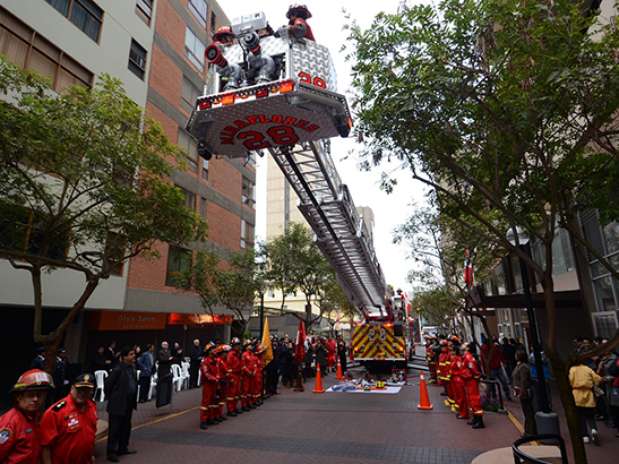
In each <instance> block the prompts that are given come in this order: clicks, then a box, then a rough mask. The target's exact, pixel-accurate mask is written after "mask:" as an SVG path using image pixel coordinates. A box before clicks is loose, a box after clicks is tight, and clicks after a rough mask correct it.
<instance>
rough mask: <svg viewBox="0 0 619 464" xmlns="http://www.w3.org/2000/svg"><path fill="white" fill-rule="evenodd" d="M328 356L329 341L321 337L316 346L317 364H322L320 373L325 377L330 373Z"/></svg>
mask: <svg viewBox="0 0 619 464" xmlns="http://www.w3.org/2000/svg"><path fill="white" fill-rule="evenodd" d="M328 356H329V355H328V350H327V341H326V339H325V338H324V337H320V338H319V339H318V343H317V344H316V362H317V363H319V364H320V373H321V374H322V375H324V376H326V375H327V372H328V369H327V367H328V365H327V358H328Z"/></svg>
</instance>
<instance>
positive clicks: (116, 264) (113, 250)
mask: <svg viewBox="0 0 619 464" xmlns="http://www.w3.org/2000/svg"><path fill="white" fill-rule="evenodd" d="M126 246H127V243H126V241H125V240H123V239H122V238H121V237H120V236H119V235H118V234H114V233H111V232H110V233H108V236H107V240H106V242H105V253H106V255H107V256H108V260H109V262H110V274H111V275H115V276H122V275H123V267H124V262H123V257H124V256H125V248H126Z"/></svg>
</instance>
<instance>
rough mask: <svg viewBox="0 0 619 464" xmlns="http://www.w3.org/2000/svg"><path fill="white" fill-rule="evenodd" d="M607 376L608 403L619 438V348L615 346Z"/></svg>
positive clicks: (607, 366)
mask: <svg viewBox="0 0 619 464" xmlns="http://www.w3.org/2000/svg"><path fill="white" fill-rule="evenodd" d="M606 376H607V379H608V384H609V385H608V388H609V394H608V403H609V411H610V416H611V418H612V420H613V425H614V426H615V429H616V430H617V432H618V433H617V434H616V435H615V437H617V438H619V348H615V351H614V352H613V355H612V356H611V357H610V358H609V359H608V361H607V364H606Z"/></svg>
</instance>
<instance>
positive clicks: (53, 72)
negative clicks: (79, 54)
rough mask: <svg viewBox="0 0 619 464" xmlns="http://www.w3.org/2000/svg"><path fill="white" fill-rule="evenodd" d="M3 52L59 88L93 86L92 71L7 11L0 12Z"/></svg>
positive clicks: (21, 66)
mask: <svg viewBox="0 0 619 464" xmlns="http://www.w3.org/2000/svg"><path fill="white" fill-rule="evenodd" d="M0 54H2V55H4V56H5V57H6V58H7V59H8V60H9V61H10V62H12V63H13V64H15V65H17V66H19V67H20V68H25V69H30V70H32V71H36V72H38V73H39V74H41V75H43V76H44V77H47V78H48V79H49V81H50V83H51V87H52V88H53V89H54V90H55V91H56V92H62V91H64V90H65V89H67V88H68V87H70V86H72V85H76V84H79V85H83V86H85V87H90V86H91V83H92V79H93V74H92V73H91V72H90V71H88V70H87V69H86V68H84V67H83V66H81V65H80V64H79V63H78V62H77V61H75V60H73V59H72V58H71V57H69V56H67V55H66V54H65V53H63V52H62V50H60V49H59V48H57V47H56V46H55V45H53V44H52V43H51V42H49V41H47V40H46V39H45V38H44V37H42V36H41V35H39V34H38V33H36V32H34V31H33V30H32V29H31V28H30V27H28V26H27V25H25V24H24V23H22V22H21V21H20V20H18V19H17V18H15V17H13V16H11V15H10V14H9V13H7V12H6V11H3V12H2V13H0Z"/></svg>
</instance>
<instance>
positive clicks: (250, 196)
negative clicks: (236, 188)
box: [241, 177, 256, 208]
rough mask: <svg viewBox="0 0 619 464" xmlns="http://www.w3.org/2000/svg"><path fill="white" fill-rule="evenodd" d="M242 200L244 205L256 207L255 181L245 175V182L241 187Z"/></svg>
mask: <svg viewBox="0 0 619 464" xmlns="http://www.w3.org/2000/svg"><path fill="white" fill-rule="evenodd" d="M241 201H242V202H243V204H244V205H247V206H249V207H250V208H253V207H254V203H255V202H256V200H255V186H254V183H253V182H252V181H251V180H249V179H248V178H246V177H243V183H242V187H241Z"/></svg>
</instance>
